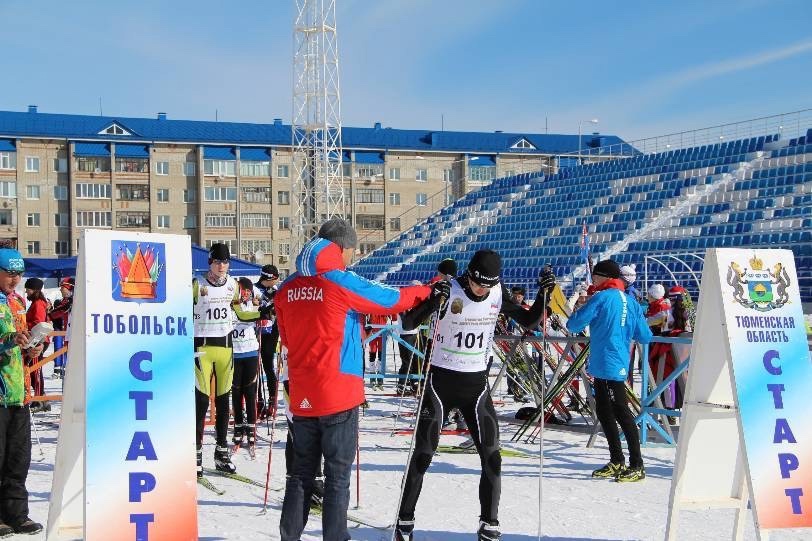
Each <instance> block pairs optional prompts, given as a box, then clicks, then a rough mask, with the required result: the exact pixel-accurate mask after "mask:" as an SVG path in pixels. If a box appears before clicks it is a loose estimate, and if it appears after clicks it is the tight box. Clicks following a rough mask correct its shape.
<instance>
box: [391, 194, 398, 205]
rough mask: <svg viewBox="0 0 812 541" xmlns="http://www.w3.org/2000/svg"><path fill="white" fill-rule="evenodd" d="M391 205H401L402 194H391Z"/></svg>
mask: <svg viewBox="0 0 812 541" xmlns="http://www.w3.org/2000/svg"><path fill="white" fill-rule="evenodd" d="M389 204H390V205H400V194H399V193H397V192H389Z"/></svg>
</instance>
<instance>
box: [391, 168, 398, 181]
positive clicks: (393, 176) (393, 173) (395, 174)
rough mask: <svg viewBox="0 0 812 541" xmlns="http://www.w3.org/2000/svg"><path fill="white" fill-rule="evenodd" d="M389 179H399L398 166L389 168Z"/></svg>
mask: <svg viewBox="0 0 812 541" xmlns="http://www.w3.org/2000/svg"><path fill="white" fill-rule="evenodd" d="M389 180H400V167H390V168H389Z"/></svg>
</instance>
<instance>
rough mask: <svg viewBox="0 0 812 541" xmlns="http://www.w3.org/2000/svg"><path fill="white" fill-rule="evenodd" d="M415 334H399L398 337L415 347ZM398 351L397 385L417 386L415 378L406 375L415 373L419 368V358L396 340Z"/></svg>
mask: <svg viewBox="0 0 812 541" xmlns="http://www.w3.org/2000/svg"><path fill="white" fill-rule="evenodd" d="M417 336H418V335H417V334H401V335H400V339H401V340H403V341H404V342H406V343H407V344H409V345H410V346H412V347H413V348H415V349H417ZM398 352H399V353H400V368H399V369H398V376H399V377H398V385H401V386H407V385H409V386H414V387H417V380H414V379H412V380H410V379H408V378H407V377H406V376H407V375H409V374H417V372H418V370H419V369H420V358H419V357H418V356H417V355H415V354H414V351H412V350H410V349H409V348H407V347H406V346H404V345H403V344H401V343H400V342H398Z"/></svg>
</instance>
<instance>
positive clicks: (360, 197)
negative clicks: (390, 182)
mask: <svg viewBox="0 0 812 541" xmlns="http://www.w3.org/2000/svg"><path fill="white" fill-rule="evenodd" d="M355 197H356V201H357V202H358V203H383V202H384V201H385V199H384V196H383V190H358V191H356V192H355Z"/></svg>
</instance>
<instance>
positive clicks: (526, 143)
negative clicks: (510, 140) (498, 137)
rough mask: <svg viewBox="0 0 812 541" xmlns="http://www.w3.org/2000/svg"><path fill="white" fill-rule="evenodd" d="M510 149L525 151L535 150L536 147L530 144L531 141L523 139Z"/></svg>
mask: <svg viewBox="0 0 812 541" xmlns="http://www.w3.org/2000/svg"><path fill="white" fill-rule="evenodd" d="M510 148H524V149H529V150H534V149H535V148H536V147H534V146H533V144H532V143H530V141H528V140H527V139H524V138H522V139H520V140H519V141H518V142H517V143H516V144H515V145H513V146H512V147H510Z"/></svg>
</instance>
